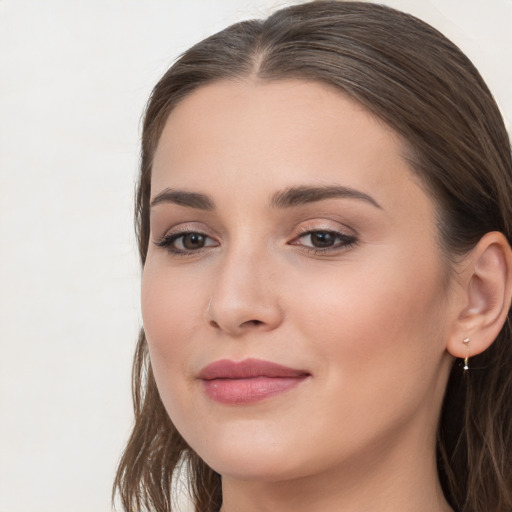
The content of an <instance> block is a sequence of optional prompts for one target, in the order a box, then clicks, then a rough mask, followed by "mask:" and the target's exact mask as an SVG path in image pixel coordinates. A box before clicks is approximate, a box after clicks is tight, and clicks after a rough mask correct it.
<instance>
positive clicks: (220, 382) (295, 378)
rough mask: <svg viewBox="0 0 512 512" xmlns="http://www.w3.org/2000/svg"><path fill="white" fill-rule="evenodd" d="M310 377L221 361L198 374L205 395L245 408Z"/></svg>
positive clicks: (263, 364) (251, 362) (256, 363)
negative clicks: (244, 405)
mask: <svg viewBox="0 0 512 512" xmlns="http://www.w3.org/2000/svg"><path fill="white" fill-rule="evenodd" d="M309 376H310V374H309V373H308V372H306V371H304V370H296V369H294V368H288V367H286V366H282V365H280V364H276V363H272V362H270V361H262V360H260V359H245V360H243V361H238V362H237V361H230V360H228V359H222V360H220V361H216V362H215V363H212V364H209V365H208V366H206V367H205V368H203V369H202V370H201V372H200V373H199V375H198V377H199V379H200V380H202V381H203V386H204V389H205V392H206V395H207V396H208V397H209V398H211V399H212V400H215V401H216V402H220V403H224V404H248V403H251V402H257V401H259V400H263V399H264V398H267V397H270V396H273V395H277V394H279V393H282V392H284V391H287V390H289V389H290V388H293V387H295V386H297V385H298V384H300V383H301V382H303V381H304V380H305V379H307V377H309Z"/></svg>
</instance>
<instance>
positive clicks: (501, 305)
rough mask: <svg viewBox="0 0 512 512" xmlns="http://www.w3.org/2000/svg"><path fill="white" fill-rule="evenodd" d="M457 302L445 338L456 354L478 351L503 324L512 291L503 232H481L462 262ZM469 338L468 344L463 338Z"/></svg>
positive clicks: (511, 260)
mask: <svg viewBox="0 0 512 512" xmlns="http://www.w3.org/2000/svg"><path fill="white" fill-rule="evenodd" d="M462 265H463V269H462V271H461V272H460V274H459V277H460V278H461V282H460V284H461V285H462V286H461V288H460V292H461V295H460V299H461V300H460V301H458V304H459V305H460V306H459V309H458V311H456V321H455V323H454V324H453V329H452V330H451V332H450V335H449V337H448V340H447V347H446V348H447V350H448V352H449V353H450V354H452V355H453V356H455V357H459V358H465V357H466V356H468V355H469V356H474V355H477V354H480V353H481V352H483V351H484V350H486V349H487V348H489V346H490V345H491V344H492V343H493V341H494V340H495V339H496V337H497V336H498V334H499V332H500V331H501V328H502V327H503V324H504V323H505V321H506V319H507V315H508V311H509V308H510V301H511V293H512V251H511V249H510V246H509V244H508V242H507V240H506V238H505V237H504V236H503V234H502V233H498V232H495V231H493V232H491V233H487V234H486V235H484V236H483V237H482V238H481V240H480V241H479V242H478V244H477V245H476V246H475V247H474V248H473V250H472V251H471V252H470V254H469V256H468V257H467V258H465V259H464V262H463V263H462ZM467 338H469V343H465V342H464V340H465V339H467Z"/></svg>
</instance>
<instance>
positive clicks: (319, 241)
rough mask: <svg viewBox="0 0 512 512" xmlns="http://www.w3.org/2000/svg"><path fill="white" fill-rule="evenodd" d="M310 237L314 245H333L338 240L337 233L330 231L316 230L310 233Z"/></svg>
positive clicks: (319, 246)
mask: <svg viewBox="0 0 512 512" xmlns="http://www.w3.org/2000/svg"><path fill="white" fill-rule="evenodd" d="M308 236H309V239H310V242H311V245H312V246H313V247H318V248H322V247H332V246H333V245H334V244H335V243H336V241H337V238H338V237H337V235H336V234H335V233H331V232H330V231H316V232H314V233H310V234H309V235H308Z"/></svg>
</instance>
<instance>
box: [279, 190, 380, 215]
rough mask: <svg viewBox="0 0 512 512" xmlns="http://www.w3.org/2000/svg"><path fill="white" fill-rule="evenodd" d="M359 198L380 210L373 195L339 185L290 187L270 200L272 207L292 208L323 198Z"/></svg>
mask: <svg viewBox="0 0 512 512" xmlns="http://www.w3.org/2000/svg"><path fill="white" fill-rule="evenodd" d="M339 198H342V199H345V198H347V199H360V200H363V201H366V202H367V203H369V204H371V205H372V206H375V207H376V208H379V209H381V210H382V206H381V205H380V204H379V203H378V202H377V201H376V200H375V199H373V197H371V196H369V195H368V194H365V193H364V192H361V191H359V190H355V189H353V188H350V187H343V186H341V185H326V186H321V187H308V186H301V187H290V188H287V189H286V190H283V191H281V192H277V193H276V194H274V195H273V196H272V200H271V202H270V204H271V206H272V207H273V208H293V207H294V206H300V205H303V204H308V203H314V202H316V201H323V200H325V199H339Z"/></svg>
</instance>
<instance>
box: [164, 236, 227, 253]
mask: <svg viewBox="0 0 512 512" xmlns="http://www.w3.org/2000/svg"><path fill="white" fill-rule="evenodd" d="M156 245H158V246H159V247H165V248H166V249H167V250H168V251H169V252H171V253H177V254H186V253H192V252H198V251H200V250H201V249H204V248H205V247H216V246H217V245H219V244H218V242H216V241H215V240H213V239H212V238H210V237H209V236H208V235H206V234H204V233H200V232H195V231H187V232H183V233H171V234H169V235H165V236H164V237H163V238H162V239H161V240H160V241H158V242H156Z"/></svg>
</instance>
